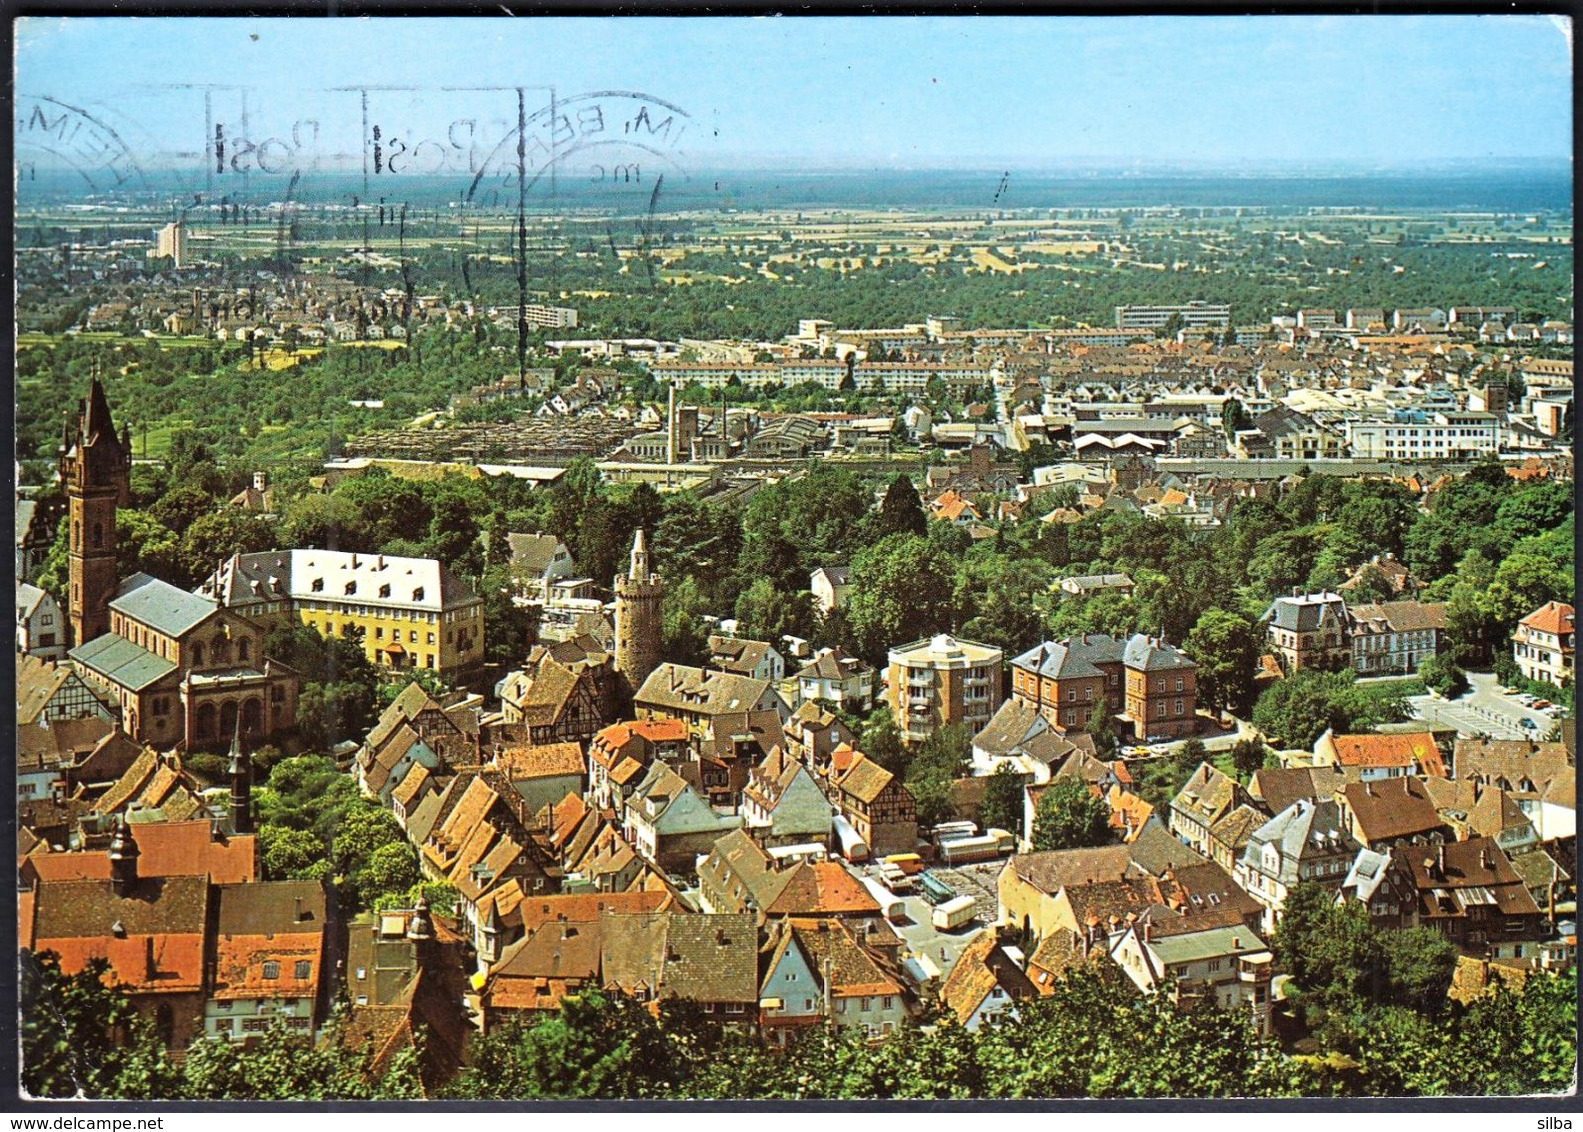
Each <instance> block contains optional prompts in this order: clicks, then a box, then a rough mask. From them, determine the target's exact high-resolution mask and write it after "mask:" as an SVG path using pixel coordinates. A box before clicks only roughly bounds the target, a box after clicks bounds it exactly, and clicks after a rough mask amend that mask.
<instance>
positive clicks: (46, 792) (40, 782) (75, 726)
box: [15, 716, 138, 802]
mask: <svg viewBox="0 0 1583 1132" xmlns="http://www.w3.org/2000/svg"><path fill="white" fill-rule="evenodd" d="M117 734H119V732H117V730H116V727H115V724H113V723H110V722H108V721H107V720H103V719H100V718H99V717H98V716H87V717H85V718H82V719H61V720H56V721H53V722H51V721H49V720H40V721H39V722H37V723H35V724H32V725H30V726H27V727H19V728H17V730H16V748H15V750H16V796H17V801H19V802H21V801H25V800H27V799H30V798H47V797H49V796H50V795H51V794H53V793H55V792H56V791H57V790H59V791H60V793H61V794H65V793H67V790H66V784H67V782H68V780H70V778H71V777H72V771H73V768H75V767H76V766H77V764H78V763H80V762H82V761H83V760H85V759H86V758H87V757H88V756H89V754H91V753H92V751H93V750H94V748H96V747H98V746H99V744H100V743H103V742H104V741H105V740H106V739H107V738H109V737H110V736H112V735H117ZM127 742H128V744H129V745H131V747H132V750H133V758H134V759H135V758H136V755H137V753H138V748H137V746H136V745H135V744H131V741H130V740H127ZM129 766H130V763H129V764H128V767H129ZM126 769H128V768H127V767H123V768H122V773H123V774H124V773H125V772H126ZM117 777H119V776H117Z"/></svg>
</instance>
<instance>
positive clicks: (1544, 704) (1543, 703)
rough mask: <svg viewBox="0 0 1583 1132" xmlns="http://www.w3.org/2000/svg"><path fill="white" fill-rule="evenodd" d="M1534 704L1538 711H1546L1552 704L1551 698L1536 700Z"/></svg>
mask: <svg viewBox="0 0 1583 1132" xmlns="http://www.w3.org/2000/svg"><path fill="white" fill-rule="evenodd" d="M1533 706H1534V708H1535V709H1536V710H1538V711H1544V710H1545V709H1546V708H1548V707H1550V706H1551V705H1550V701H1549V700H1535V701H1534V702H1533Z"/></svg>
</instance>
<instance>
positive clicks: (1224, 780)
mask: <svg viewBox="0 0 1583 1132" xmlns="http://www.w3.org/2000/svg"><path fill="white" fill-rule="evenodd" d="M1241 802H1242V788H1241V787H1240V786H1238V785H1237V780H1236V779H1234V778H1231V777H1230V776H1228V775H1226V774H1225V773H1223V772H1222V771H1221V770H1219V769H1218V768H1217V767H1215V766H1213V765H1212V764H1210V763H1207V762H1203V763H1199V764H1198V769H1197V770H1195V771H1193V773H1192V775H1191V776H1190V777H1189V778H1188V780H1187V782H1186V783H1185V784H1183V786H1182V789H1181V790H1179V791H1178V792H1177V795H1176V797H1175V798H1173V799H1172V800H1171V808H1172V809H1174V810H1177V811H1178V812H1180V813H1184V814H1186V815H1188V816H1189V817H1192V818H1195V819H1197V820H1198V821H1199V822H1201V823H1202V824H1203V825H1204V826H1205V827H1206V828H1207V827H1210V826H1213V825H1214V824H1215V823H1216V822H1217V821H1219V820H1220V819H1221V818H1223V817H1225V816H1226V815H1227V814H1228V813H1230V812H1231V811H1232V810H1234V809H1236V807H1237V806H1238V805H1239V804H1241Z"/></svg>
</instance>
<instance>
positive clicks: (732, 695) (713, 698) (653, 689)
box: [632, 663, 791, 742]
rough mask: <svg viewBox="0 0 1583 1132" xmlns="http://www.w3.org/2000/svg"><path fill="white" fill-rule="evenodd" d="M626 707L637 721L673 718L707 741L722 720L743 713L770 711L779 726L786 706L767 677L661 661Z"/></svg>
mask: <svg viewBox="0 0 1583 1132" xmlns="http://www.w3.org/2000/svg"><path fill="white" fill-rule="evenodd" d="M632 706H633V710H634V712H636V714H637V717H638V718H639V719H678V720H681V721H682V722H683V723H685V724H686V725H687V731H688V734H689V735H690V736H691V737H693V738H694V739H697V740H701V741H708V742H713V741H714V740H715V738H716V732H717V729H719V730H723V731H724V733H725V734H729V733H730V728H729V726H726V727H724V728H721V724H722V723H726V724H728V725H729V723H731V722H735V721H734V720H732V719H731V718H730V717H740V716H743V715H744V714H746V713H749V712H774V713H775V714H777V715H778V716H779V717H780V721H781V723H782V724H784V723H785V722H786V721H787V720H789V719H790V718H791V709H790V708H789V707H788V706H787V705H786V701H785V700H783V699H781V697H780V695H779V693H777V692H776V691H775V689H774V687H773V686H772V685H771V684H770V682H769V681H768V680H757V679H754V678H752V677H749V676H738V675H735V674H734V673H730V672H721V671H719V670H718V669H708V668H692V667H689V666H688V665H685V664H670V663H666V664H661V665H660V666H659V667H658V668H656V669H655V670H654V671H653V672H651V673H649V675H648V678H647V679H645V680H644V681H643V686H642V687H641V688H639V689H638V691H637V693H636V694H635V695H634V696H633V698H632Z"/></svg>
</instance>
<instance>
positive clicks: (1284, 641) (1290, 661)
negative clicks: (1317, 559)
mask: <svg viewBox="0 0 1583 1132" xmlns="http://www.w3.org/2000/svg"><path fill="white" fill-rule="evenodd" d="M1262 620H1263V621H1264V622H1265V643H1266V645H1267V646H1268V647H1269V649H1270V651H1271V652H1272V653H1274V654H1275V656H1276V657H1277V658H1278V659H1279V660H1280V662H1281V667H1282V668H1284V669H1285V670H1286V672H1287V673H1288V674H1291V673H1295V672H1297V671H1299V670H1301V669H1303V668H1319V669H1323V670H1326V671H1339V670H1341V669H1343V668H1346V667H1347V666H1348V665H1349V664H1351V663H1352V650H1351V647H1350V646H1349V645H1348V643H1347V603H1346V601H1345V599H1343V598H1342V597H1341V595H1339V594H1333V593H1330V592H1328V591H1321V592H1320V593H1317V594H1310V593H1302V592H1300V591H1298V590H1293V591H1292V594H1291V596H1290V597H1278V598H1276V599H1275V600H1274V601H1272V602H1271V603H1270V606H1269V608H1268V609H1266V610H1265V611H1264V616H1263V618H1262Z"/></svg>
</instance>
